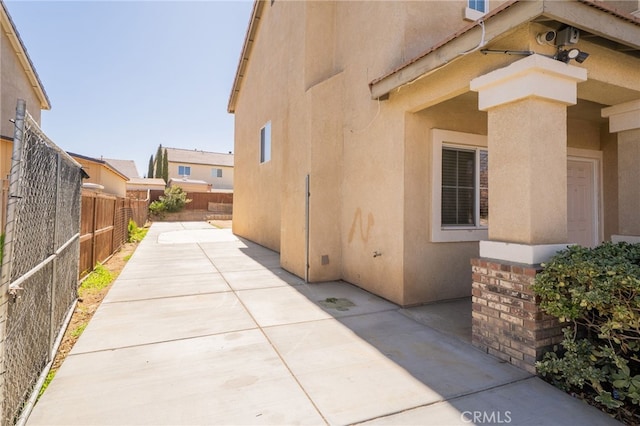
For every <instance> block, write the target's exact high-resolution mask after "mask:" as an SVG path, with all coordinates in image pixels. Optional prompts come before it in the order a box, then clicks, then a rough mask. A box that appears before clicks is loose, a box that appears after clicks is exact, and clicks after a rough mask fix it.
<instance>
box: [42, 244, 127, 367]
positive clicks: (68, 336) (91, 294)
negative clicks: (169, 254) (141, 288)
mask: <svg viewBox="0 0 640 426" xmlns="http://www.w3.org/2000/svg"><path fill="white" fill-rule="evenodd" d="M136 246H137V244H136V243H126V244H125V245H124V246H123V247H122V248H121V249H120V250H119V251H118V252H116V253H115V254H114V255H113V256H111V258H109V260H107V261H106V262H105V263H104V265H103V266H104V267H105V268H106V269H107V270H108V271H109V272H111V274H112V276H113V280H112V281H111V284H109V285H108V286H107V287H105V288H103V289H102V290H94V291H87V292H85V294H84V295H83V297H82V298H81V299H78V303H77V304H76V308H75V310H74V312H73V316H72V317H71V322H70V323H69V326H68V327H67V330H66V331H65V333H64V337H63V338H62V342H61V343H60V347H59V348H58V352H57V353H56V357H55V358H54V361H53V365H52V367H51V371H54V370H57V369H58V368H60V366H61V365H62V363H63V361H64V359H65V358H66V356H67V355H68V354H69V352H70V351H71V349H72V348H73V345H75V343H76V341H77V340H78V338H79V337H80V335H79V334H81V333H78V328H79V327H81V326H82V325H83V324H87V323H88V322H89V320H91V317H92V316H93V314H94V313H95V312H96V310H97V309H98V307H99V306H100V303H102V299H104V297H105V296H106V295H107V293H108V292H109V289H110V288H111V286H112V285H113V282H114V281H115V279H116V278H117V277H118V275H119V274H120V272H121V271H122V269H123V268H124V266H125V265H126V264H127V260H128V259H129V257H130V256H131V254H133V252H134V251H135V249H136Z"/></svg>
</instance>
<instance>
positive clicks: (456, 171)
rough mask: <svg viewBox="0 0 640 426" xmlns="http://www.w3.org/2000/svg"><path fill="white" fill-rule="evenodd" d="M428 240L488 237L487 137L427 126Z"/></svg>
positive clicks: (444, 240) (439, 240)
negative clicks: (429, 137) (429, 141)
mask: <svg viewBox="0 0 640 426" xmlns="http://www.w3.org/2000/svg"><path fill="white" fill-rule="evenodd" d="M431 143H432V149H433V151H432V154H431V161H432V163H431V170H432V175H431V184H432V187H431V197H432V199H431V216H430V222H431V223H430V228H431V235H430V238H431V241H432V242H457V241H481V240H486V239H488V238H489V155H488V151H487V137H486V136H485V135H478V134H473V133H463V132H457V131H454V130H443V129H431Z"/></svg>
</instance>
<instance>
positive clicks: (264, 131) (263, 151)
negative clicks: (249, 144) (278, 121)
mask: <svg viewBox="0 0 640 426" xmlns="http://www.w3.org/2000/svg"><path fill="white" fill-rule="evenodd" d="M269 161H271V121H267V122H266V123H265V125H264V126H262V127H261V128H260V164H264V163H268V162H269Z"/></svg>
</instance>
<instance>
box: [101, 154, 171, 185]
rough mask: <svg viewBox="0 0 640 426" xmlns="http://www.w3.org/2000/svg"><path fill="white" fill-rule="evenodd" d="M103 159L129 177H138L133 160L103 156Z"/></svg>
mask: <svg viewBox="0 0 640 426" xmlns="http://www.w3.org/2000/svg"><path fill="white" fill-rule="evenodd" d="M103 160H104V161H106V162H107V163H109V165H110V166H111V167H113V168H114V169H116V170H118V171H119V172H120V173H122V174H123V175H125V176H126V177H128V178H129V179H133V178H139V177H140V174H138V168H137V167H136V162H135V161H133V160H116V159H113V158H103ZM163 183H164V181H163Z"/></svg>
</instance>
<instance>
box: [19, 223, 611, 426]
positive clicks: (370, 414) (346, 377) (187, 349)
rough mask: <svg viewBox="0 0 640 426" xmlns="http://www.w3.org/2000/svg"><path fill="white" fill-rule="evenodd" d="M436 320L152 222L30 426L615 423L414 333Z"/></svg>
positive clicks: (186, 226)
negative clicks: (307, 278) (316, 281)
mask: <svg viewBox="0 0 640 426" xmlns="http://www.w3.org/2000/svg"><path fill="white" fill-rule="evenodd" d="M450 306H455V305H450ZM432 309H433V310H430V308H429V307H426V308H425V307H423V308H417V309H415V310H403V309H400V308H398V307H397V306H396V305H393V304H391V303H389V302H387V301H385V300H382V299H380V298H378V297H376V296H373V295H371V294H369V293H367V292H364V291H362V290H360V289H358V288H356V287H354V286H351V285H349V284H346V283H343V282H329V283H323V284H310V285H306V284H305V283H304V282H303V281H302V280H300V279H299V278H297V277H295V276H293V275H291V274H289V273H287V272H286V271H284V270H283V269H281V268H280V267H279V257H278V254H277V253H275V252H273V251H271V250H268V249H266V248H264V247H261V246H258V245H256V244H253V243H251V242H248V241H245V240H241V239H238V238H236V237H235V236H234V235H233V234H232V233H231V231H230V230H228V229H215V228H213V227H211V226H209V225H208V224H206V223H203V222H198V223H155V224H154V225H153V226H152V227H151V230H150V231H149V234H148V235H147V237H146V238H145V239H144V241H143V242H142V243H141V244H140V246H139V247H138V249H137V250H136V252H135V254H134V255H133V256H132V258H131V260H130V261H129V262H128V264H127V266H126V267H125V269H124V270H123V272H122V274H121V275H120V277H119V278H118V279H117V281H116V282H115V283H114V286H113V288H112V289H111V291H110V292H109V294H108V296H107V298H106V299H105V300H104V302H103V304H102V305H101V306H100V308H99V309H98V311H97V312H96V314H95V316H94V318H93V320H92V321H91V323H90V324H89V326H88V327H87V328H86V330H85V332H84V334H83V335H82V337H81V338H80V340H79V341H78V343H77V344H76V346H75V347H74V348H73V351H72V352H71V355H70V356H69V357H68V358H67V360H66V361H65V363H64V365H63V366H62V368H61V369H60V370H59V372H58V374H57V375H56V377H55V379H54V380H53V382H52V383H51V385H50V386H49V388H48V389H47V391H46V392H45V394H44V395H43V397H42V398H41V399H40V401H39V402H38V404H37V405H36V407H35V409H34V411H33V413H32V414H31V417H30V418H29V420H28V425H73V424H78V425H89V424H91V425H99V424H117V425H121V424H122V425H124V424H127V425H136V424H147V425H159V424H172V425H192V424H220V425H239V424H245V425H254V424H269V425H289V424H311V425H322V424H332V425H333V424H336V425H344V424H353V423H365V424H392V425H398V424H403V425H412V424H415V425H458V424H472V423H473V424H509V423H510V424H516V425H574V424H575V425H577V424H580V425H605V424H618V423H616V422H614V421H612V420H611V419H610V418H609V417H608V416H606V415H605V414H603V413H601V412H599V411H598V410H596V409H595V408H592V407H590V406H588V405H586V404H584V403H583V402H581V401H579V400H577V399H574V398H572V397H570V396H568V395H566V394H565V393H563V392H561V391H559V390H557V389H555V388H554V387H552V386H550V385H548V384H546V383H544V382H543V381H541V380H540V379H538V378H535V377H532V376H530V375H529V374H527V373H526V372H524V371H522V370H519V369H517V368H515V367H512V366H511V365H508V364H505V363H503V362H501V361H500V360H498V359H496V358H493V357H491V356H488V355H486V354H484V353H482V352H480V351H478V350H476V349H475V348H473V347H472V346H471V345H470V344H469V343H468V342H466V341H465V340H464V336H462V335H464V333H465V331H464V330H461V329H460V328H459V327H453V328H452V333H453V334H450V333H449V332H442V331H438V330H436V329H434V328H432V327H430V326H429V325H425V324H422V323H421V322H425V321H426V322H427V324H429V320H430V319H434V321H435V323H438V322H442V321H440V320H441V319H442V316H441V312H439V311H438V309H440V308H438V307H434V308H432ZM438 319H440V320H438ZM416 320H418V321H416ZM445 322H446V321H445ZM460 336H462V338H459V337H460Z"/></svg>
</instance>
